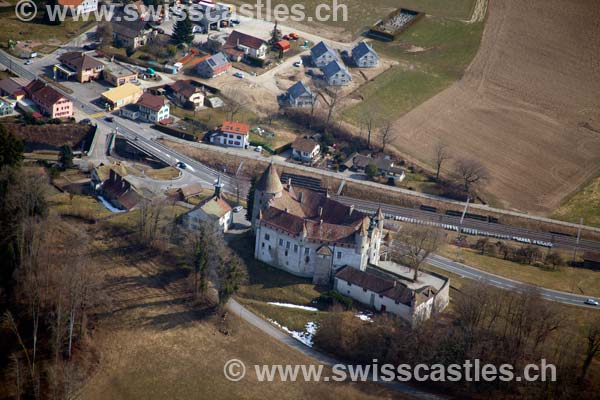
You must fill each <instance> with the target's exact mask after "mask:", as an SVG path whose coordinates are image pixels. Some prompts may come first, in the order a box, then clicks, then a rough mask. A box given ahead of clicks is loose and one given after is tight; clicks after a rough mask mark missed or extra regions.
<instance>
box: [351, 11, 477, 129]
mask: <svg viewBox="0 0 600 400" xmlns="http://www.w3.org/2000/svg"><path fill="white" fill-rule="evenodd" d="M482 32H483V23H475V24H467V23H464V22H460V21H455V20H450V19H445V18H439V17H428V18H424V19H422V20H420V21H419V22H417V23H416V24H415V25H413V26H412V27H411V28H409V29H408V30H407V31H406V32H404V33H403V34H402V35H401V36H400V37H399V39H398V40H397V41H394V42H391V43H383V42H377V41H375V42H373V43H374V47H375V49H376V50H377V51H378V52H379V53H380V54H383V55H385V56H387V57H389V58H392V59H395V60H397V61H399V63H400V64H399V65H398V66H396V67H394V68H392V69H390V70H388V71H386V72H384V73H383V74H381V75H379V76H378V77H376V78H375V79H374V80H373V81H371V82H369V83H367V84H365V85H363V86H362V87H361V88H360V89H359V93H360V95H361V98H362V99H363V101H362V102H360V103H357V104H355V105H353V106H351V107H349V108H347V109H345V110H344V111H343V112H342V116H343V118H344V119H345V120H347V121H349V122H351V123H354V124H356V123H358V121H359V120H360V118H361V116H364V115H366V114H373V113H375V115H376V118H377V119H378V120H383V119H391V120H395V119H397V118H399V117H401V116H402V115H403V114H405V113H407V112H408V111H410V110H411V109H413V108H414V107H416V106H418V105H419V104H421V103H423V102H424V101H425V100H427V99H429V98H430V97H432V96H434V95H435V94H437V93H439V92H440V91H442V90H444V89H445V88H447V87H448V86H450V85H451V84H452V83H453V82H455V81H456V80H458V79H460V78H461V77H462V75H463V73H464V70H465V68H466V67H467V66H468V65H469V63H470V62H471V60H472V59H473V57H474V56H475V54H476V53H477V49H478V48H479V42H480V40H481V34H482ZM414 50H418V51H414Z"/></svg>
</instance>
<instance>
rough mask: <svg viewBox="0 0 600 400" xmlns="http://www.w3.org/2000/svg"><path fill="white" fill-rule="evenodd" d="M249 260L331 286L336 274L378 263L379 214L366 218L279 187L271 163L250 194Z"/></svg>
mask: <svg viewBox="0 0 600 400" xmlns="http://www.w3.org/2000/svg"><path fill="white" fill-rule="evenodd" d="M251 222H252V228H253V230H254V232H255V234H256V242H255V248H254V257H255V258H256V259H258V260H260V261H262V262H265V263H267V264H269V265H272V266H274V267H277V268H280V269H282V270H285V271H287V272H290V273H292V274H294V275H297V276H301V277H307V278H312V279H313V282H315V283H317V284H330V283H331V282H332V281H333V276H334V275H335V272H336V271H337V270H338V269H340V268H342V267H344V266H350V267H352V268H356V269H359V270H364V269H365V268H366V267H367V265H368V264H374V265H376V264H378V262H379V250H380V241H381V234H382V230H383V214H382V213H381V212H379V213H378V215H377V216H376V217H375V218H374V219H371V218H369V217H368V216H367V215H366V214H364V213H362V212H360V211H358V210H355V209H354V207H353V206H346V205H344V204H342V203H339V202H337V201H335V200H332V199H330V198H328V197H327V195H326V194H323V193H319V192H316V191H313V190H309V189H306V188H302V187H292V183H291V180H289V181H288V182H287V184H286V185H283V184H282V183H281V181H280V179H279V175H278V173H277V171H276V170H275V167H274V166H273V164H271V165H270V166H269V167H268V168H267V169H266V171H265V172H264V173H263V175H262V176H261V177H260V179H259V180H258V182H257V183H256V186H255V191H254V207H253V209H252V221H251Z"/></svg>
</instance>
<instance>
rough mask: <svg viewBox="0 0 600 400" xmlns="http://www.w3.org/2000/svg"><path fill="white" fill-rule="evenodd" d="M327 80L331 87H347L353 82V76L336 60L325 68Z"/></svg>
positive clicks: (324, 72)
mask: <svg viewBox="0 0 600 400" xmlns="http://www.w3.org/2000/svg"><path fill="white" fill-rule="evenodd" d="M323 74H324V75H325V80H326V81H327V83H328V84H329V85H331V86H345V85H347V84H349V83H350V81H351V80H352V75H351V74H350V72H348V70H347V69H346V67H345V66H343V65H342V64H341V63H340V62H339V61H338V60H334V61H332V62H330V63H329V64H327V65H326V66H325V68H323Z"/></svg>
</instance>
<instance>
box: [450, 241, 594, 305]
mask: <svg viewBox="0 0 600 400" xmlns="http://www.w3.org/2000/svg"><path fill="white" fill-rule="evenodd" d="M439 254H440V255H442V256H444V257H448V258H450V259H452V260H457V261H460V262H463V263H464V264H467V265H470V266H472V267H475V268H478V269H481V270H483V271H487V272H491V273H493V274H496V275H500V276H504V277H507V278H510V279H514V280H516V281H521V282H525V283H530V284H533V285H538V286H542V287H545V288H548V289H554V290H561V291H565V292H571V293H576V294H584V295H589V296H600V272H598V271H592V270H589V269H584V268H572V267H565V266H563V267H561V268H560V270H558V271H550V270H546V269H542V268H538V267H535V266H532V265H527V264H518V263H515V262H512V261H507V260H503V259H500V258H496V257H489V256H482V255H480V254H478V253H477V252H476V251H475V250H472V249H465V248H459V247H456V246H452V245H449V246H446V247H445V248H444V249H443V250H442V251H440V252H439Z"/></svg>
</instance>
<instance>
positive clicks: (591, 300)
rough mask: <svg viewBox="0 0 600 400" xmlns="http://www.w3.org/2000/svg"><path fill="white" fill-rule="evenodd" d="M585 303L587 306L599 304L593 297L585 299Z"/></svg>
mask: <svg viewBox="0 0 600 400" xmlns="http://www.w3.org/2000/svg"><path fill="white" fill-rule="evenodd" d="M585 304H587V305H588V306H599V305H600V303H598V302H597V301H596V300H594V299H587V300H586V301H585Z"/></svg>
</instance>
